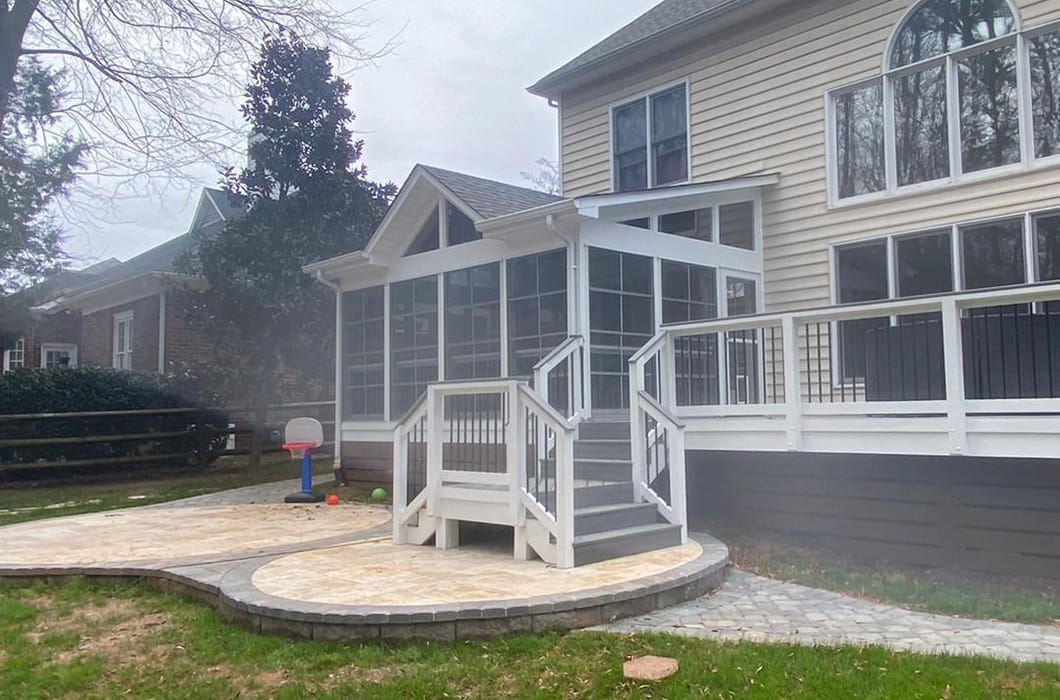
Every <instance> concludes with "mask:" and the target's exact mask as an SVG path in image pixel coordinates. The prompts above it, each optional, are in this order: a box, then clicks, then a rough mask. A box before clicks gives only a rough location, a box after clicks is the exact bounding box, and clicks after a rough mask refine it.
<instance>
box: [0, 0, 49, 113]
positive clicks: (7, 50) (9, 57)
mask: <svg viewBox="0 0 1060 700" xmlns="http://www.w3.org/2000/svg"><path fill="white" fill-rule="evenodd" d="M38 4H40V0H14V2H13V3H11V5H10V7H9V6H8V4H7V3H6V2H5V3H4V4H3V9H2V10H0V125H2V124H3V123H4V120H5V119H6V117H7V112H8V110H9V109H10V105H9V100H10V98H11V93H12V91H13V90H14V87H15V72H16V71H17V70H18V59H19V56H21V55H22V41H23V39H25V36H26V28H27V27H28V26H29V21H30V19H31V18H32V17H33V13H35V12H36V11H37V5H38Z"/></svg>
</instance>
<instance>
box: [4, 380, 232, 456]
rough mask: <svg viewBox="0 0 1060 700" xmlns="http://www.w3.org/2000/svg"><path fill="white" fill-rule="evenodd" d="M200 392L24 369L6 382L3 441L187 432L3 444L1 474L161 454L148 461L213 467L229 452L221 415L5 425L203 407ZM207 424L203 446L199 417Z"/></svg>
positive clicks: (169, 383) (164, 383) (166, 383)
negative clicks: (101, 413) (24, 468)
mask: <svg viewBox="0 0 1060 700" xmlns="http://www.w3.org/2000/svg"><path fill="white" fill-rule="evenodd" d="M196 398H197V397H196V396H195V395H194V391H193V390H190V389H189V388H188V387H187V386H185V385H183V384H182V383H180V382H178V381H175V380H171V379H167V378H165V377H162V376H160V375H150V374H137V373H134V372H121V371H117V370H111V369H102V368H96V367H76V368H66V367H56V368H52V369H22V370H17V371H15V372H11V373H9V374H6V375H3V376H2V377H0V440H29V439H45V438H57V437H67V438H71V437H91V436H105V435H139V434H150V433H177V432H182V431H183V432H186V433H187V434H186V435H181V436H176V437H158V438H150V437H148V438H143V439H139V440H135V441H120V442H91V443H87V442H86V443H81V442H75V443H71V444H64V445H49V446H39V447H37V446H30V447H27V446H16V447H11V446H8V447H0V470H3V469H4V467H5V466H7V467H10V466H11V465H13V464H17V465H28V464H33V463H40V462H61V461H77V460H86V459H98V460H107V459H116V460H117V459H121V458H131V457H146V458H151V457H157V460H150V459H148V460H145V461H146V462H173V461H180V462H184V461H193V462H199V463H202V462H206V463H209V462H212V461H213V460H214V459H216V458H217V456H218V455H219V454H220V452H221V451H222V450H223V449H224V445H225V442H226V440H227V436H226V435H224V434H223V433H221V432H220V431H223V430H226V429H227V427H228V423H229V421H228V416H227V415H225V414H224V413H223V412H221V411H216V410H212V411H205V410H203V411H199V412H196V413H187V414H183V413H181V414H162V415H143V416H90V417H71V418H70V419H68V420H67V419H62V418H51V419H30V420H25V419H20V420H3V419H2V416H9V415H16V414H17V415H24V414H39V413H92V412H98V411H139V410H155V409H166V408H194V407H198V403H199V402H198V401H196ZM199 416H202V417H203V418H204V419H205V425H204V426H201V427H202V428H204V429H205V431H206V432H205V434H207V435H209V436H210V439H209V440H207V442H206V444H205V445H204V446H200V444H199V441H200V438H199V436H200V434H203V433H200V432H199V430H198V428H199V427H200V426H197V425H196V423H197V420H198V417H199Z"/></svg>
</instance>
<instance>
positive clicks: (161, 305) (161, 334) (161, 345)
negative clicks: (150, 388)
mask: <svg viewBox="0 0 1060 700" xmlns="http://www.w3.org/2000/svg"><path fill="white" fill-rule="evenodd" d="M158 373H159V374H165V373H166V290H164V289H163V290H162V291H161V292H159V294H158Z"/></svg>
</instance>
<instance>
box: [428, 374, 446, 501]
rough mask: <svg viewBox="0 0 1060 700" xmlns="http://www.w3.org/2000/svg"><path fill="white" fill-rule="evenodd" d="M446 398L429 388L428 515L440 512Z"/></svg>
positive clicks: (433, 387) (431, 387)
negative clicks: (443, 422)
mask: <svg viewBox="0 0 1060 700" xmlns="http://www.w3.org/2000/svg"><path fill="white" fill-rule="evenodd" d="M444 413H445V398H444V397H443V396H442V394H441V393H439V392H438V390H437V388H436V387H435V386H433V385H432V386H429V387H427V514H428V515H432V516H433V515H435V514H436V513H437V512H438V509H439V505H440V498H441V491H442V459H443V455H442V450H443V446H442V419H443V417H444Z"/></svg>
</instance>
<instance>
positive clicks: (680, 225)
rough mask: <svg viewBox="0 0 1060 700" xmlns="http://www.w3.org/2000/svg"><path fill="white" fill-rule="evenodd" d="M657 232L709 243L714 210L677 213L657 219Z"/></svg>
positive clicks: (712, 232) (711, 236)
mask: <svg viewBox="0 0 1060 700" xmlns="http://www.w3.org/2000/svg"><path fill="white" fill-rule="evenodd" d="M659 231H660V232H662V233H670V234H673V235H675V236H684V237H686V238H695V239H697V240H700V241H710V240H712V239H713V238H714V210H713V209H710V208H707V209H698V210H696V211H679V212H677V213H675V214H663V215H662V216H660V217H659Z"/></svg>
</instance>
